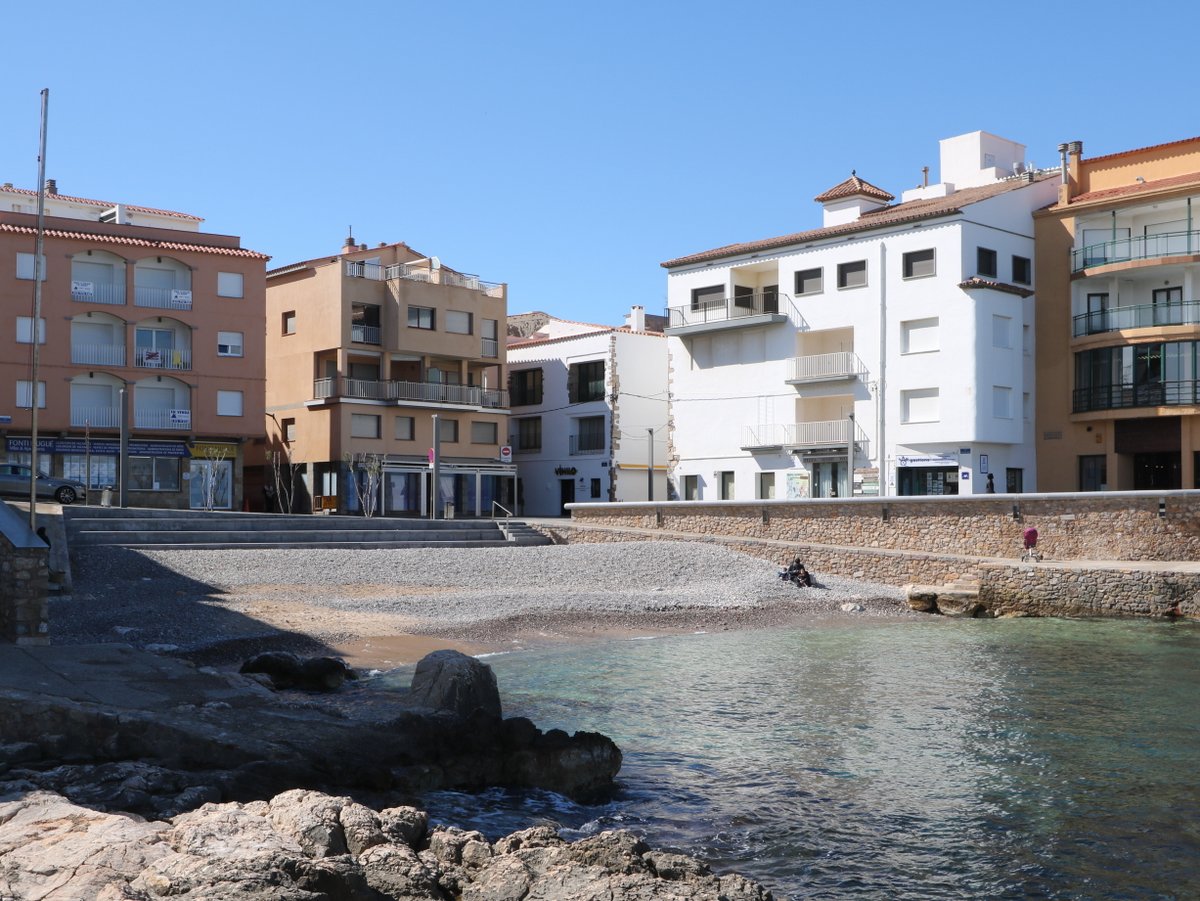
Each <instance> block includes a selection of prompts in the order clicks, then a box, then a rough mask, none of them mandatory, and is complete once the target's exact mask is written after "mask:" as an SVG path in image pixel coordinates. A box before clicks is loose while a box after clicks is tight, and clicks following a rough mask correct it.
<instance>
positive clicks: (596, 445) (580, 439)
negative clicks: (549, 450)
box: [567, 435, 605, 457]
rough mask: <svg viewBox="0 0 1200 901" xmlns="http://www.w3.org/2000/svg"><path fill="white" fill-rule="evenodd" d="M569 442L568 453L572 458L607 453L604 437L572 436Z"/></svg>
mask: <svg viewBox="0 0 1200 901" xmlns="http://www.w3.org/2000/svg"><path fill="white" fill-rule="evenodd" d="M567 442H568V449H567V452H568V453H569V454H570V455H571V456H572V457H584V456H589V455H594V454H603V453H604V452H605V448H604V436H603V435H570V436H568V438H567Z"/></svg>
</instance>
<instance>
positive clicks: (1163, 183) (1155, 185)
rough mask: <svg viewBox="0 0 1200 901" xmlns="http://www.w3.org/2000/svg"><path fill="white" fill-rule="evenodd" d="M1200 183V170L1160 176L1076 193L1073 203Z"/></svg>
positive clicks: (1131, 195) (1153, 191) (1135, 194)
mask: <svg viewBox="0 0 1200 901" xmlns="http://www.w3.org/2000/svg"><path fill="white" fill-rule="evenodd" d="M1188 185H1200V172H1188V173H1186V174H1184V175H1173V176H1171V177H1170V178H1158V179H1155V180H1154V181H1147V182H1134V183H1133V184H1131V185H1120V186H1118V187H1115V188H1103V189H1102V190H1099V191H1087V192H1086V193H1083V194H1076V195H1075V196H1074V197H1072V198H1071V205H1072V206H1073V205H1074V204H1077V203H1092V202H1095V201H1098V200H1112V199H1117V198H1121V197H1136V196H1137V195H1138V194H1148V193H1155V192H1157V191H1167V190H1170V189H1171V188H1179V187H1186V186H1188Z"/></svg>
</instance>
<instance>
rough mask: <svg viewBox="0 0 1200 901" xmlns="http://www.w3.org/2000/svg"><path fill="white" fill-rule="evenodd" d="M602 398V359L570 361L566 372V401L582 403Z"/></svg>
mask: <svg viewBox="0 0 1200 901" xmlns="http://www.w3.org/2000/svg"><path fill="white" fill-rule="evenodd" d="M592 400H604V361H603V360H592V361H591V362H588V363H572V364H571V368H570V370H569V371H568V373H567V401H568V402H569V403H572V404H583V403H587V402H588V401H592Z"/></svg>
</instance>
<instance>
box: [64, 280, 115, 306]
mask: <svg viewBox="0 0 1200 901" xmlns="http://www.w3.org/2000/svg"><path fill="white" fill-rule="evenodd" d="M71 300H77V301H79V302H80V303H99V304H109V305H112V306H123V305H124V304H125V283H124V282H77V281H72V282H71Z"/></svg>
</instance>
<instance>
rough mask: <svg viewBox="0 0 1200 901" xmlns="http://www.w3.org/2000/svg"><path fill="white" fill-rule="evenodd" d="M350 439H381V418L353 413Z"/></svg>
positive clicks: (351, 415)
mask: <svg viewBox="0 0 1200 901" xmlns="http://www.w3.org/2000/svg"><path fill="white" fill-rule="evenodd" d="M350 437H351V438H378V437H379V417H378V416H372V415H370V414H369V413H351V414H350Z"/></svg>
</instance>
